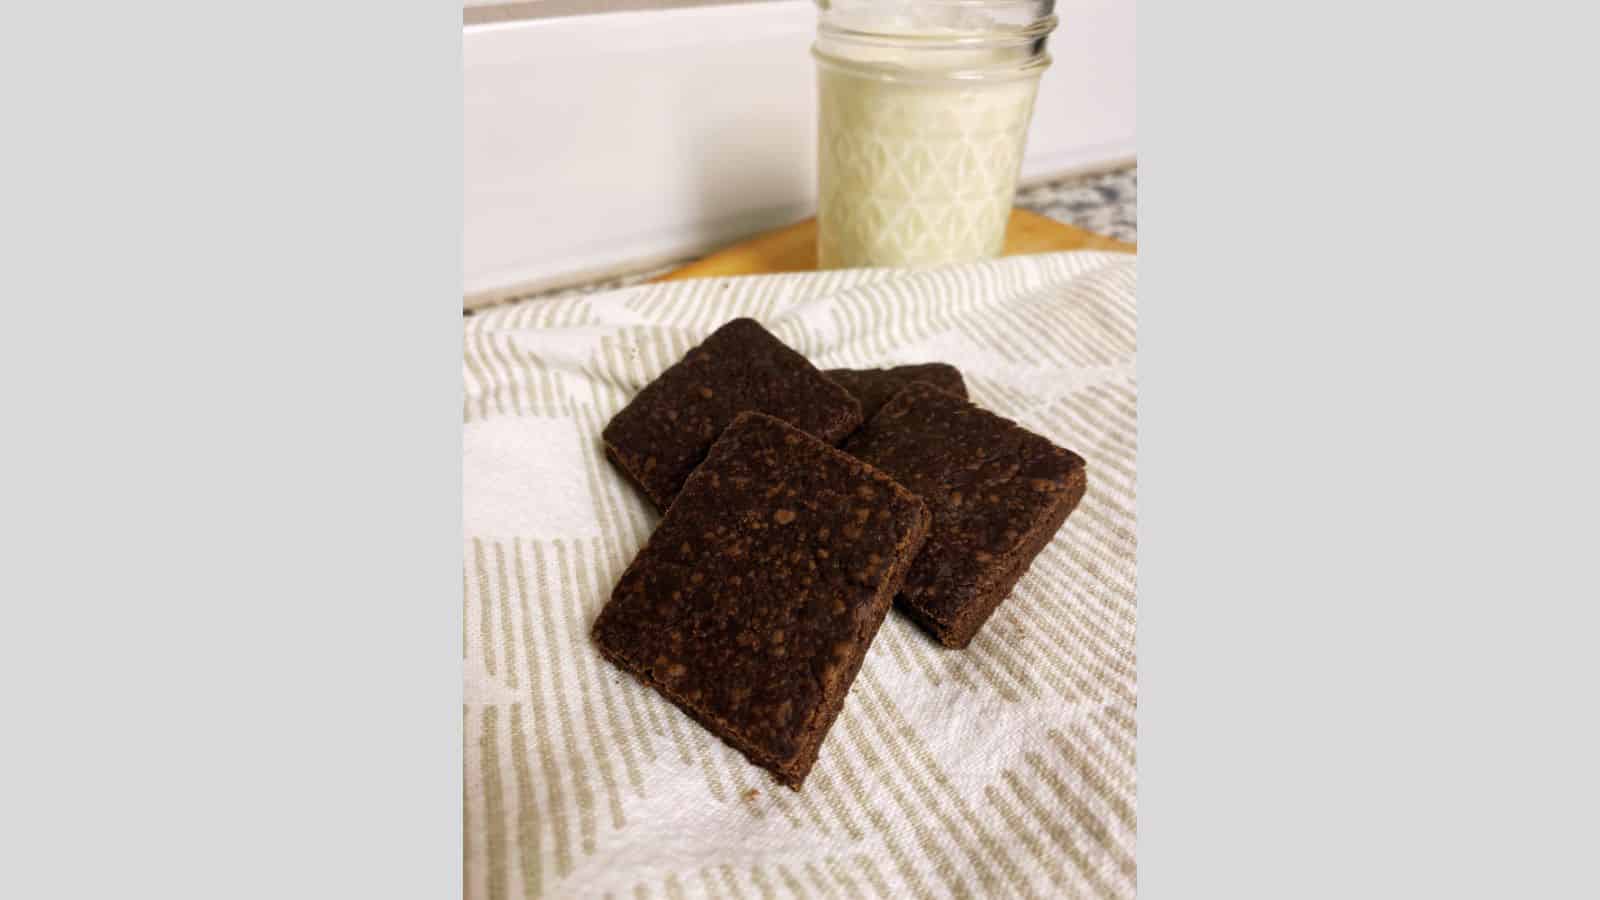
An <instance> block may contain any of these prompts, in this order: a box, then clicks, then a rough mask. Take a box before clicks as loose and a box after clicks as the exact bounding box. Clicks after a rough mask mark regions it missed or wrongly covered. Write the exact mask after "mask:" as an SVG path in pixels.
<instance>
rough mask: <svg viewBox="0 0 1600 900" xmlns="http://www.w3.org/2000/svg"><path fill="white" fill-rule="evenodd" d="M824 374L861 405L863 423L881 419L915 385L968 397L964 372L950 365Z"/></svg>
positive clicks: (854, 370) (831, 370) (847, 370)
mask: <svg viewBox="0 0 1600 900" xmlns="http://www.w3.org/2000/svg"><path fill="white" fill-rule="evenodd" d="M822 374H824V375H826V376H828V379H829V380H830V381H832V382H834V383H835V384H838V385H840V386H841V387H843V388H844V389H845V390H847V391H849V392H850V393H851V394H853V395H854V396H855V398H856V399H857V400H859V401H861V417H862V419H870V418H872V417H873V416H875V415H877V414H878V410H880V409H882V408H883V405H884V404H885V403H888V402H889V399H890V398H891V397H893V396H894V395H895V394H898V393H900V390H901V389H902V388H904V387H905V386H906V385H908V384H910V383H911V382H913V381H926V382H927V383H929V384H931V385H933V386H934V387H938V388H943V389H944V390H946V391H949V392H950V393H952V394H955V395H956V396H957V397H965V396H967V383H966V381H965V380H963V379H962V377H961V370H960V369H957V368H956V367H955V366H952V365H950V364H949V363H917V364H915V365H909V366H895V367H894V368H892V369H826V370H824V371H823V373H822Z"/></svg>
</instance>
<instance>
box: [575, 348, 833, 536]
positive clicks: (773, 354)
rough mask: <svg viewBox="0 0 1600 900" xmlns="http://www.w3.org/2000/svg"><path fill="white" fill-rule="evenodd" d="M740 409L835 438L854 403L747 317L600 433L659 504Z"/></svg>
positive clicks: (648, 387) (678, 365) (611, 453)
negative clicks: (759, 413)
mask: <svg viewBox="0 0 1600 900" xmlns="http://www.w3.org/2000/svg"><path fill="white" fill-rule="evenodd" d="M746 410H754V411H756V412H763V413H766V414H768V415H771V416H776V417H777V418H779V419H782V420H784V421H786V422H788V423H790V424H791V425H794V426H795V427H797V428H799V429H800V430H802V431H805V432H808V433H810V434H812V435H814V436H815V437H817V438H818V439H820V440H822V441H824V442H826V443H829V444H837V443H839V442H840V441H842V440H844V438H845V436H846V435H848V434H849V433H850V432H852V431H854V430H855V428H856V426H858V425H860V424H861V420H862V417H861V405H860V403H858V402H857V401H856V399H855V398H854V397H852V396H850V393H849V392H848V391H846V390H845V389H844V388H842V387H840V386H839V385H837V384H834V383H833V382H832V381H829V380H828V379H827V378H824V377H823V375H822V373H821V372H819V371H817V369H816V367H815V366H813V365H811V363H810V362H808V361H807V360H806V358H805V357H803V356H801V355H800V354H799V353H796V352H795V351H794V350H792V349H790V348H789V347H788V346H787V345H785V344H784V343H783V342H782V341H780V340H778V339H777V338H776V337H774V336H773V335H772V334H771V333H770V332H768V331H767V330H766V329H765V328H762V327H761V325H760V324H759V323H758V322H756V321H755V320H754V319H734V320H733V321H731V322H728V323H727V324H725V325H723V326H722V327H721V328H718V329H717V330H716V331H714V332H712V333H711V336H710V337H708V338H706V339H705V341H703V342H702V343H701V344H700V345H699V346H697V347H695V348H694V349H692V350H690V351H689V352H688V353H687V354H686V355H685V356H684V358H683V359H681V360H679V361H678V362H676V363H674V364H673V365H672V366H671V367H669V368H668V369H667V370H666V371H665V372H662V373H661V375H660V376H659V377H657V378H656V379H655V380H654V381H652V382H650V383H649V384H648V385H646V386H645V388H644V390H642V391H640V392H639V394H638V395H637V396H635V397H634V398H633V400H632V401H631V402H629V403H628V405H627V406H625V407H623V408H622V411H621V412H618V413H617V414H616V415H615V416H613V417H612V419H611V421H610V423H608V424H607V425H606V428H605V431H604V433H603V434H602V435H601V437H602V440H603V441H604V443H605V447H606V455H607V456H609V457H610V458H611V459H612V461H614V462H615V463H617V465H618V466H619V467H621V469H622V470H623V471H624V472H626V473H627V474H628V476H629V477H630V478H632V479H633V481H634V482H635V483H636V484H638V485H639V487H640V488H641V489H642V490H643V491H644V493H645V496H647V497H649V498H650V500H651V502H653V503H654V504H655V505H656V507H657V508H659V509H662V510H665V509H666V508H667V506H668V504H670V503H671V502H672V499H673V497H675V496H677V493H678V489H679V488H680V487H682V485H683V481H684V479H685V478H688V477H689V473H690V472H692V471H694V467H695V466H697V465H699V464H700V461H701V460H702V459H704V458H705V455H706V451H707V450H708V449H710V447H711V443H712V442H713V441H715V440H716V439H717V436H718V435H720V434H722V429H724V428H726V427H728V425H729V423H731V422H732V421H733V419H734V417H735V416H737V415H738V414H739V413H741V412H745V411H746Z"/></svg>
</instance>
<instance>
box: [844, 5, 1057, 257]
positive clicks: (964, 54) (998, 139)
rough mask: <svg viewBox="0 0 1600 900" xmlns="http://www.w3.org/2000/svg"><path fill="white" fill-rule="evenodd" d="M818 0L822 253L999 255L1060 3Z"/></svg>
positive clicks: (907, 255) (875, 255)
mask: <svg viewBox="0 0 1600 900" xmlns="http://www.w3.org/2000/svg"><path fill="white" fill-rule="evenodd" d="M820 2H821V16H820V20H819V26H818V36H817V43H816V46H815V47H814V49H813V55H814V56H815V57H816V59H817V67H818V92H819V97H818V101H819V102H818V153H817V163H818V179H819V184H818V213H817V218H818V232H817V255H818V264H819V265H820V266H821V267H822V268H840V267H848V266H904V265H910V266H915V265H936V264H941V263H952V262H965V261H970V260H974V259H983V258H986V257H991V256H996V255H998V254H999V253H1000V249H1001V245H1002V243H1003V241H1004V238H1005V226H1006V221H1007V219H1008V218H1009V216H1010V212H1011V205H1012V199H1013V197H1014V195H1015V192H1016V182H1017V170H1018V168H1019V167H1020V166H1021V164H1022V151H1023V147H1024V145H1025V142H1026V138H1027V131H1028V122H1029V120H1030V119H1031V118H1032V114H1033V101H1034V96H1035V95H1036V94H1037V93H1038V87H1039V76H1040V75H1041V74H1042V73H1043V71H1044V69H1045V68H1046V67H1047V66H1048V65H1049V61H1050V60H1049V57H1048V55H1046V53H1045V50H1044V42H1045V37H1046V35H1048V34H1049V32H1050V30H1051V29H1052V28H1053V27H1054V25H1055V17H1054V16H1052V15H1050V9H1051V6H1052V4H1053V0H1030V2H1017V0H902V2H888V0H820Z"/></svg>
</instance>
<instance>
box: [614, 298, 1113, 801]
mask: <svg viewBox="0 0 1600 900" xmlns="http://www.w3.org/2000/svg"><path fill="white" fill-rule="evenodd" d="M603 439H604V442H605V447H606V453H607V455H608V456H609V457H610V458H611V460H612V461H613V462H615V463H616V464H617V466H618V467H619V468H620V469H621V470H622V471H623V472H624V473H625V474H626V475H627V476H628V477H629V478H630V479H631V480H632V481H633V482H634V483H635V484H636V485H638V487H639V489H640V490H641V491H643V492H644V494H645V496H646V497H648V498H649V499H650V500H651V502H652V503H654V504H655V505H656V506H657V507H658V508H659V509H661V510H662V511H663V513H664V516H663V518H662V519H661V522H660V524H659V525H658V526H657V527H656V530H655V532H654V533H653V534H651V536H650V539H649V540H648V541H647V542H646V543H645V546H644V548H643V549H641V550H640V551H639V554H638V556H636V557H635V558H634V560H633V562H632V564H631V565H629V566H628V568H627V570H626V571H625V572H624V573H623V575H622V580H621V581H620V582H619V583H618V585H617V587H616V590H615V591H614V592H613V593H612V595H611V600H610V601H609V602H608V603H607V604H606V607H605V609H603V610H602V611H601V613H600V617H599V619H598V620H597V621H596V622H595V626H594V635H595V640H596V643H597V644H598V645H599V648H600V652H601V653H602V654H603V655H604V656H605V657H606V658H607V659H609V660H611V661H612V662H613V663H614V664H616V665H617V666H618V667H620V668H622V669H623V670H625V671H627V672H630V673H632V674H633V675H634V676H636V677H638V678H639V679H640V680H641V681H643V682H644V683H645V684H648V685H649V686H651V687H652V688H654V689H655V690H657V691H659V692H660V693H661V694H662V695H663V696H665V697H666V698H667V699H668V700H670V701H672V702H673V703H674V704H676V705H677V706H678V707H680V708H681V709H683V711H684V712H686V713H688V714H689V715H690V716H691V717H693V718H694V719H695V720H696V721H698V722H700V723H701V724H702V725H704V726H705V727H706V728H707V729H709V730H710V731H711V732H712V733H714V734H716V735H717V736H718V737H720V738H721V739H722V740H723V741H725V742H727V743H728V744H729V745H730V746H732V747H734V748H735V749H737V750H739V751H740V752H742V753H743V754H744V755H745V756H746V757H748V758H749V759H750V761H751V762H753V763H755V764H756V765H758V766H761V767H763V768H765V769H768V770H769V771H771V772H772V773H773V774H774V775H775V776H776V777H777V778H778V780H779V781H781V782H783V783H784V784H786V785H788V786H789V787H791V788H795V789H797V790H798V789H799V787H800V785H801V784H802V782H804V780H805V777H806V775H807V774H808V773H809V772H810V771H811V767H812V764H813V763H815V762H816V759H817V752H818V749H819V748H820V747H821V745H822V740H823V738H824V737H825V736H826V735H827V732H828V729H829V727H830V726H832V724H833V720H834V719H835V718H836V717H837V716H838V714H839V708H840V706H841V705H842V704H843V702H844V697H845V694H846V693H847V692H848V691H849V689H850V684H851V682H852V681H854V680H855V676H856V672H857V671H858V670H859V669H860V667H861V662H862V660H863V659H864V658H865V656H866V652H867V647H868V646H869V645H870V644H871V643H872V639H873V637H874V636H875V635H876V634H877V632H878V628H879V626H880V625H881V624H882V623H883V619H884V616H885V615H886V614H887V613H888V610H889V606H890V605H891V603H895V604H898V605H899V606H900V608H901V610H902V611H903V612H905V614H906V615H908V616H909V617H911V619H912V620H914V621H915V622H917V623H918V624H919V625H921V626H922V627H923V628H925V629H927V631H928V632H929V633H931V634H932V635H933V637H934V638H936V639H937V640H938V641H939V642H940V643H942V644H944V645H945V646H947V647H954V648H963V647H966V646H967V645H968V644H970V643H971V642H972V639H973V637H974V636H975V635H976V634H977V633H978V630H979V629H980V628H982V627H983V623H984V622H985V621H987V620H988V618H989V617H990V615H992V614H993V613H994V611H995V608H996V607H997V606H999V604H1000V602H1001V601H1002V600H1004V599H1005V598H1006V596H1007V595H1008V594H1009V593H1010V592H1011V589H1012V587H1013V586H1014V585H1015V584H1016V583H1017V580H1018V579H1019V578H1021V577H1022V574H1023V572H1025V571H1027V568H1028V565H1029V564H1030V563H1031V562H1032V561H1033V558H1034V557H1035V556H1037V555H1038V553H1039V551H1040V550H1042V549H1043V548H1044V546H1045V545H1046V544H1047V543H1049V541H1050V539H1051V537H1053V536H1054V535H1055V533H1056V531H1057V530H1058V529H1059V528H1060V527H1061V524H1062V523H1063V522H1064V521H1065V520H1066V518H1067V515H1068V514H1069V513H1071V512H1072V510H1073V508H1074V507H1075V506H1076V505H1077V503H1078V501H1079V499H1081V498H1082V497H1083V492H1084V488H1085V484H1086V482H1085V475H1084V461H1083V459H1082V457H1080V456H1078V455H1077V454H1076V453H1073V452H1072V451H1070V450H1066V449H1063V448H1061V447H1058V446H1056V445H1055V444H1053V443H1052V442H1051V441H1049V440H1048V439H1046V438H1044V437H1041V436H1039V435H1037V434H1034V433H1033V432H1031V431H1028V430H1027V429H1025V428H1023V427H1022V426H1020V425H1018V424H1016V423H1015V422H1012V421H1009V420H1007V419H1003V418H1001V417H999V416H996V415H994V414H993V413H990V412H987V411H985V410H983V409H980V408H979V407H977V406H975V405H973V404H972V403H970V402H968V401H967V399H966V385H965V383H964V382H963V381H962V378H961V373H960V372H959V371H957V370H956V369H955V368H954V367H953V366H948V365H944V364H942V363H930V364H924V365H914V366H901V367H898V368H894V369H868V370H852V369H831V370H828V371H819V370H818V369H817V368H815V367H814V366H812V365H811V363H810V362H809V361H808V360H806V358H805V357H804V356H802V355H800V354H799V353H797V352H795V351H794V350H793V349H792V348H790V347H788V346H787V345H785V344H784V343H783V342H782V341H780V340H778V339H777V338H776V337H774V336H773V335H772V334H771V333H770V332H768V331H767V330H766V329H764V328H762V327H761V325H760V324H759V323H757V322H755V321H754V320H752V319H735V320H733V321H731V322H728V323H727V324H725V325H723V326H722V327H721V328H719V329H717V330H716V331H715V332H714V333H712V335H711V336H710V337H708V338H707V339H706V340H705V341H704V342H703V343H701V344H700V345H699V346H697V347H695V348H694V349H692V350H690V351H689V352H688V354H687V355H686V356H685V357H684V358H683V359H682V360H681V361H679V362H678V363H676V364H674V365H673V366H672V367H671V368H669V369H667V370H666V371H665V372H663V373H662V374H661V376H660V377H659V378H657V379H656V380H655V381H653V382H651V383H650V384H649V385H647V386H646V387H645V388H644V390H642V391H640V392H639V394H638V396H636V397H635V398H634V399H633V401H632V402H631V403H629V404H628V405H627V406H626V407H625V408H624V409H623V410H622V411H621V412H619V413H617V415H616V416H615V417H614V418H613V419H612V420H611V422H610V423H609V424H608V425H607V426H606V429H605V433H604V435H603Z"/></svg>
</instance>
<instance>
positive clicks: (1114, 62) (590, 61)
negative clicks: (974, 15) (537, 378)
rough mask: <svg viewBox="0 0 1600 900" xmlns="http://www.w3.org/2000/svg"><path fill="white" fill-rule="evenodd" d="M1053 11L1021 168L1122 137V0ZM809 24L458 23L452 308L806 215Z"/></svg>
mask: <svg viewBox="0 0 1600 900" xmlns="http://www.w3.org/2000/svg"><path fill="white" fill-rule="evenodd" d="M1057 13H1058V15H1060V17H1061V20H1062V25H1061V27H1060V29H1059V30H1058V31H1057V33H1056V35H1055V36H1054V37H1053V38H1052V39H1051V54H1052V56H1053V57H1054V58H1055V64H1054V65H1053V66H1052V67H1051V69H1050V71H1049V72H1047V73H1046V75H1045V77H1044V81H1043V83H1042V84H1041V86H1040V93H1039V99H1038V102H1037V104H1036V106H1035V110H1034V121H1033V127H1032V130H1031V132H1030V134H1029V140H1028V153H1027V156H1026V157H1025V159H1024V161H1023V167H1022V177H1023V180H1024V181H1037V180H1039V179H1041V178H1043V177H1048V176H1051V175H1057V174H1061V173H1065V172H1070V171H1074V170H1079V169H1085V168H1092V167H1096V166H1100V165H1104V164H1105V163H1107V162H1111V161H1114V160H1122V159H1127V158H1131V157H1132V156H1133V155H1134V152H1135V146H1134V103H1133V101H1134V3H1133V2H1131V0H1058V7H1057ZM815 29H816V12H815V7H814V6H812V4H810V3H808V2H798V0H795V2H775V3H754V4H742V5H736V6H713V7H700V8H691V9H674V10H655V11H647V12H623V13H613V14H607V15H594V16H576V17H568V18H545V19H536V20H531V21H519V22H504V23H496V24H489V25H479V26H468V27H467V28H466V29H465V31H464V34H463V55H464V59H465V73H464V80H465V102H466V108H465V120H464V123H463V124H464V130H465V141H466V145H465V164H466V171H465V176H466V193H465V210H464V216H465V236H464V241H465V246H464V247H463V259H464V284H463V290H464V293H465V294H466V295H467V297H468V299H469V305H474V304H472V302H471V301H474V300H479V301H481V300H482V299H483V298H487V297H493V296H501V295H503V294H505V293H506V292H507V291H508V290H510V289H526V290H536V289H539V288H541V287H550V286H557V285H559V284H561V283H563V282H568V281H571V280H572V279H573V278H575V277H593V276H595V275H596V274H597V273H599V274H603V273H607V272H614V271H617V270H619V269H621V268H624V267H638V266H642V265H649V264H651V263H652V262H660V261H670V260H673V259H680V258H686V257H690V256H693V255H696V254H699V253H703V252H705V251H707V250H710V249H713V248H715V247H717V246H720V245H723V244H726V243H729V242H731V241H734V240H737V239H739V238H741V237H744V236H746V235H749V234H752V233H754V232H757V231H761V230H763V229H767V228H773V227H777V226H779V225H784V224H787V223H789V222H792V221H794V220H796V219H800V218H804V217H805V216H808V215H811V214H812V213H814V212H815V209H816V184H815V180H816V174H815V173H816V159H815V156H816V148H815V140H816V138H815V135H816V121H815V119H816V105H815V104H816V97H815V90H816V89H815V84H814V79H815V75H814V70H813V66H812V61H811V57H810V55H809V49H810V44H811V41H812V39H813V36H814V33H815Z"/></svg>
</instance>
